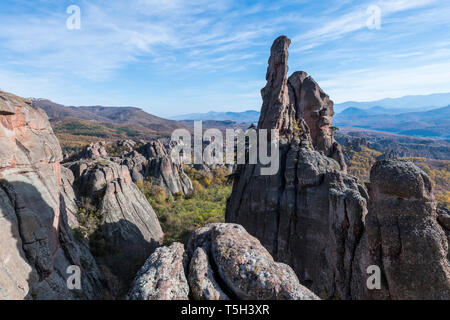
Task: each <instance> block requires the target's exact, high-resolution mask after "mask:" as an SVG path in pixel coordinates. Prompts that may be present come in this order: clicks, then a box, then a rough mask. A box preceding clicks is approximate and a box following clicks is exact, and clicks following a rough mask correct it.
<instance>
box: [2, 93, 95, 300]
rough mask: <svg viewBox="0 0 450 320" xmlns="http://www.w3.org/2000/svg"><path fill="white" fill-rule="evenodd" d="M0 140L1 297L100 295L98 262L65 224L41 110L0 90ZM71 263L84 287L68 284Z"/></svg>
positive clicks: (54, 144) (52, 142) (54, 152)
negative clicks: (80, 289)
mask: <svg viewBox="0 0 450 320" xmlns="http://www.w3.org/2000/svg"><path fill="white" fill-rule="evenodd" d="M0 145H1V148H0V243H1V246H0V299H32V298H34V299H75V298H91V299H92V298H95V297H99V296H101V295H102V290H103V286H102V283H101V277H100V275H99V272H98V269H97V265H96V262H95V260H94V259H93V257H92V255H91V254H90V252H89V250H88V249H87V247H86V246H85V245H84V244H83V243H82V242H78V241H76V240H75V239H74V237H73V235H72V231H71V229H70V227H69V224H68V212H67V210H66V204H65V197H64V196H63V195H62V194H61V188H60V186H61V170H60V164H59V162H60V160H61V159H62V154H61V148H60V146H59V143H58V140H57V139H56V137H55V135H54V134H53V131H52V128H51V127H50V124H49V122H48V118H47V116H46V115H45V113H44V112H43V111H42V110H40V109H37V108H34V107H32V106H31V102H30V101H29V100H26V99H23V98H20V97H17V96H14V95H12V94H9V93H5V92H0ZM71 265H77V266H79V267H80V268H81V271H82V277H81V279H82V283H81V285H82V291H77V290H69V289H68V287H67V284H66V278H67V277H68V276H69V275H70V274H68V273H67V272H66V271H67V267H68V266H71Z"/></svg>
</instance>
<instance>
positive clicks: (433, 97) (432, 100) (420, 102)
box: [334, 93, 450, 113]
mask: <svg viewBox="0 0 450 320" xmlns="http://www.w3.org/2000/svg"><path fill="white" fill-rule="evenodd" d="M448 105H450V93H434V94H429V95H414V96H404V97H401V98H387V99H382V100H376V101H370V102H356V101H347V102H343V103H336V104H335V105H334V111H335V112H336V113H339V112H342V111H343V110H345V109H347V108H358V109H370V108H373V107H377V108H383V109H385V110H384V111H385V112H384V113H403V112H409V111H424V110H429V109H434V108H439V107H445V106H448Z"/></svg>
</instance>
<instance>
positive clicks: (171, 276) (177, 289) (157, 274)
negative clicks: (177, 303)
mask: <svg viewBox="0 0 450 320" xmlns="http://www.w3.org/2000/svg"><path fill="white" fill-rule="evenodd" d="M186 267H187V256H186V253H185V252H184V247H183V244H181V243H178V242H174V243H172V244H171V245H170V247H160V248H158V249H156V251H155V252H154V253H153V254H152V255H151V256H150V258H149V259H148V260H147V261H146V262H145V264H144V266H143V267H142V269H141V270H140V271H139V273H138V275H137V276H136V279H135V281H134V283H133V285H132V289H131V292H130V294H129V298H130V299H131V300H188V296H189V285H188V283H187V280H186V276H185V271H184V270H185V268H186Z"/></svg>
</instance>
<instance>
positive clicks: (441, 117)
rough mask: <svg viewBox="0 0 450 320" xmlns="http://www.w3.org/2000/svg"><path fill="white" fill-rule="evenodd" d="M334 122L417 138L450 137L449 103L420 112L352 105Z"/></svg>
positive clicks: (345, 125) (337, 116)
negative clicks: (396, 111) (395, 111)
mask: <svg viewBox="0 0 450 320" xmlns="http://www.w3.org/2000/svg"><path fill="white" fill-rule="evenodd" d="M333 124H334V125H335V126H337V127H355V128H362V129H369V130H377V131H384V132H391V133H397V134H402V135H407V136H415V137H429V138H443V139H450V105H449V106H447V107H443V108H437V109H432V110H429V111H421V112H405V113H398V114H389V113H385V112H384V111H383V110H382V109H380V108H379V107H377V108H370V109H367V110H363V109H359V108H355V107H350V108H347V109H345V110H344V111H343V112H341V113H338V114H337V115H336V116H335V117H334V119H333Z"/></svg>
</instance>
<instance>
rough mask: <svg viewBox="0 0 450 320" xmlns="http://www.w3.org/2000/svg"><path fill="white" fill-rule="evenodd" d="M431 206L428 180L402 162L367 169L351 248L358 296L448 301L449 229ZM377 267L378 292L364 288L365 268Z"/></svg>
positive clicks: (425, 176)
mask: <svg viewBox="0 0 450 320" xmlns="http://www.w3.org/2000/svg"><path fill="white" fill-rule="evenodd" d="M441 217H442V213H441V214H439V213H438V212H437V210H436V202H435V201H434V197H433V193H432V183H431V180H430V178H429V177H428V176H427V175H426V174H425V172H423V171H422V170H420V169H419V168H418V167H416V166H415V165H414V164H412V163H410V162H406V161H402V160H382V161H378V162H377V163H376V164H375V165H374V166H373V168H372V170H371V172H370V201H369V213H368V214H367V216H366V225H365V227H366V228H365V231H364V235H363V237H362V239H361V243H360V245H359V246H358V249H357V252H356V258H357V259H356V261H358V263H357V264H355V265H354V270H353V272H354V274H355V275H356V277H355V278H354V279H353V281H352V282H353V283H352V286H353V287H352V290H353V291H354V294H355V295H356V296H357V297H358V298H363V299H371V298H379V299H396V300H397V299H402V300H403V299H415V300H417V299H433V300H435V299H441V300H449V299H450V262H449V252H450V251H449V241H448V239H449V238H448V235H449V234H450V229H449V228H448V226H446V225H445V224H442V223H441V221H442V218H441ZM370 265H375V266H379V267H380V268H381V273H382V279H383V281H382V282H381V284H382V286H381V289H380V290H368V289H367V287H366V286H365V277H363V279H361V278H360V277H358V275H361V274H363V275H364V274H365V272H366V268H367V266H370Z"/></svg>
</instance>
